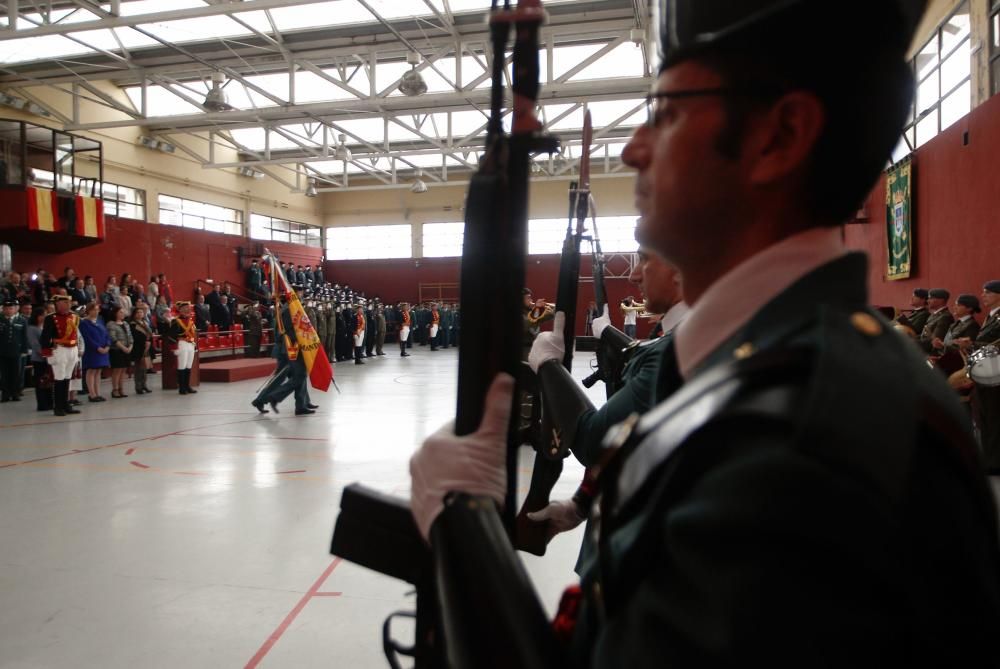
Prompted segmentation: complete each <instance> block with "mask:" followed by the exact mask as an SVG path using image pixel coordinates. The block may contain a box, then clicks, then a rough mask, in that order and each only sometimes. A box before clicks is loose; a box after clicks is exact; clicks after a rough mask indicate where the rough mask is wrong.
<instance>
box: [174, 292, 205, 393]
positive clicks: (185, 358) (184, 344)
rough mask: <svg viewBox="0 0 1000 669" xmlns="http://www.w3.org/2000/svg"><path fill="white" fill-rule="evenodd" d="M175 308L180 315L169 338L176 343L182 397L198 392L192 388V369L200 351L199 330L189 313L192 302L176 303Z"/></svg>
mask: <svg viewBox="0 0 1000 669" xmlns="http://www.w3.org/2000/svg"><path fill="white" fill-rule="evenodd" d="M174 306H176V307H177V309H178V311H179V312H180V313H179V314H178V315H177V317H176V318H174V319H173V320H171V321H170V330H169V334H168V337H169V338H170V340H171V341H172V342H173V343H174V346H175V350H174V354H175V355H176V356H177V387H178V390H177V391H178V392H179V393H180V394H181V395H189V394H195V393H197V392H198V391H197V390H195V389H194V388H192V387H191V368H192V367H193V366H194V356H195V354H196V353H197V351H198V328H197V327H196V326H195V322H194V318H193V317H192V316H191V313H190V311H188V310H189V309H190V308H191V303H190V302H184V301H181V302H176V303H175V304H174Z"/></svg>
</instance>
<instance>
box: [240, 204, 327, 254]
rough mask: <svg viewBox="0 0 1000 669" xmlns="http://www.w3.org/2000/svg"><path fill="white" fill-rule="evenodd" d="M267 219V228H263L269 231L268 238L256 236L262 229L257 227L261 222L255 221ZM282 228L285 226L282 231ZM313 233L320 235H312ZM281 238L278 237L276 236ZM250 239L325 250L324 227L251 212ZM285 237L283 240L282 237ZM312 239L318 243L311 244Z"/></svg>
mask: <svg viewBox="0 0 1000 669" xmlns="http://www.w3.org/2000/svg"><path fill="white" fill-rule="evenodd" d="M255 218H258V219H267V222H266V227H265V228H263V229H265V230H267V232H268V236H267V237H260V236H255V232H256V231H257V230H259V229H261V228H259V227H257V225H256V224H257V223H259V221H255V220H254V219H255ZM281 226H284V229H282V227H281ZM313 231H315V232H317V233H318V234H316V235H313V234H310V233H312V232H313ZM276 233H277V234H278V235H279V237H276V236H275V234H276ZM249 234H250V239H257V240H260V241H271V242H284V243H286V244H299V245H300V246H308V247H310V248H316V249H322V248H323V241H324V240H323V226H321V225H313V224H311V223H300V222H299V221H291V220H289V219H287V218H278V217H277V216H269V215H267V214H258V213H257V212H250V229H249ZM281 235H283V238H282V237H281ZM310 239H315V240H316V243H315V244H311V243H309V242H310Z"/></svg>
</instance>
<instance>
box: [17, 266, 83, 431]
mask: <svg viewBox="0 0 1000 669" xmlns="http://www.w3.org/2000/svg"><path fill="white" fill-rule="evenodd" d="M77 281H79V279H77ZM44 320H45V309H43V308H42V307H35V308H33V309H32V310H31V319H30V320H29V321H28V330H27V337H28V348H29V349H30V351H31V376H32V377H33V378H34V380H35V404H36V405H37V407H38V410H39V411H52V370H51V369H50V368H49V363H48V361H46V360H45V357H44V356H43V355H42V342H41V336H42V321H44Z"/></svg>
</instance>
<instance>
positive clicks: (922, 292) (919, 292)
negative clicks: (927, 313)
mask: <svg viewBox="0 0 1000 669" xmlns="http://www.w3.org/2000/svg"><path fill="white" fill-rule="evenodd" d="M913 297H919V298H920V299H921V300H926V299H927V289H926V288H917V289H915V290H914V291H913Z"/></svg>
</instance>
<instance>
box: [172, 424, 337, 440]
mask: <svg viewBox="0 0 1000 669" xmlns="http://www.w3.org/2000/svg"><path fill="white" fill-rule="evenodd" d="M191 429H192V430H197V429H199V428H196V427H192V428H191ZM177 436H178V437H212V438H213V439H266V440H267V441H322V442H327V441H330V440H329V439H323V438H321V437H272V436H270V435H246V434H195V433H194V432H188V431H187V430H181V432H180V433H178V434H177Z"/></svg>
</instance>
